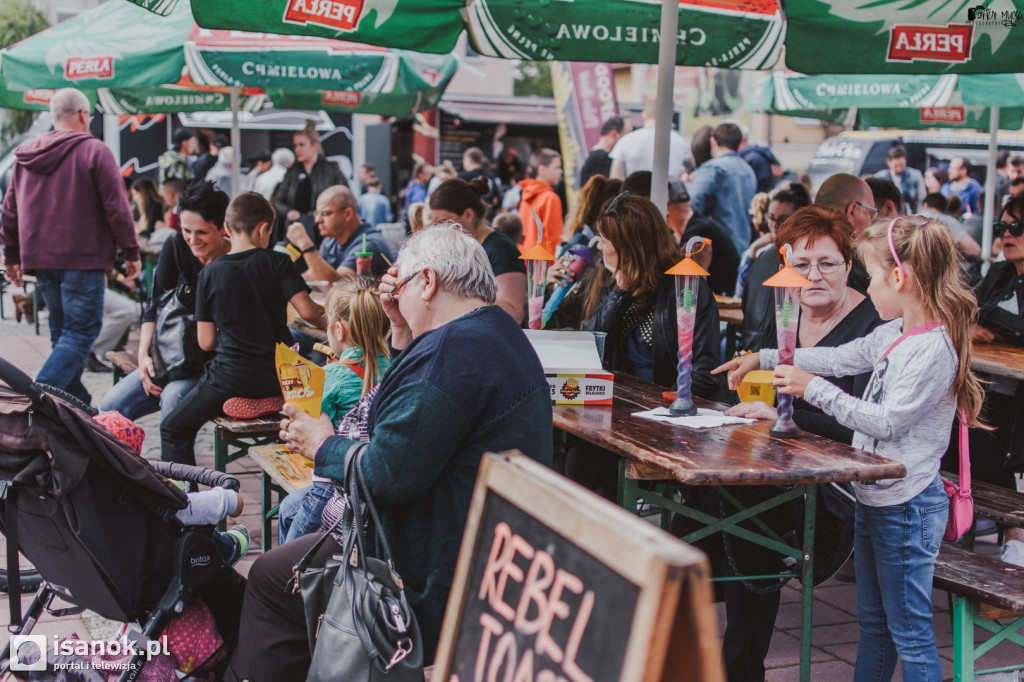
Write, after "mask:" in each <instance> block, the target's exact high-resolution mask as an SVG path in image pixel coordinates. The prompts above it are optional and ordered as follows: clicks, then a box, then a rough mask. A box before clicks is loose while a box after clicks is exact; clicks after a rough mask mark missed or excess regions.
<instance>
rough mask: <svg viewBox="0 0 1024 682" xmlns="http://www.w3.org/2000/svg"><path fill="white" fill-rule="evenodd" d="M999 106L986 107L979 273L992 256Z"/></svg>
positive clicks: (984, 269) (983, 271) (987, 266)
mask: <svg viewBox="0 0 1024 682" xmlns="http://www.w3.org/2000/svg"><path fill="white" fill-rule="evenodd" d="M998 131H999V107H989V109H988V163H987V164H986V167H985V205H984V206H983V207H982V214H981V258H982V263H981V274H982V276H984V275H985V273H987V272H988V268H989V265H990V264H991V261H990V259H991V258H992V221H993V220H994V219H995V212H996V199H998V197H997V196H996V151H997V146H998V139H997V134H998Z"/></svg>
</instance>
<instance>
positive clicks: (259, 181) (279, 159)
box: [253, 147, 295, 201]
mask: <svg viewBox="0 0 1024 682" xmlns="http://www.w3.org/2000/svg"><path fill="white" fill-rule="evenodd" d="M270 161H271V163H272V165H271V166H270V170H268V171H267V172H266V173H260V175H259V177H258V178H256V182H255V183H254V185H253V191H254V192H259V193H260V194H262V195H263V196H264V197H266V199H267V201H270V200H271V199H272V198H273V196H274V190H276V189H277V186H278V185H280V184H281V181H282V180H284V174H285V173H287V172H288V169H289V168H291V167H292V164H293V163H295V153H294V152H293V151H292V150H291V149H288V148H286V147H278V148H277V149H275V150H274V151H273V153H271V155H270Z"/></svg>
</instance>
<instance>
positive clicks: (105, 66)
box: [64, 55, 114, 80]
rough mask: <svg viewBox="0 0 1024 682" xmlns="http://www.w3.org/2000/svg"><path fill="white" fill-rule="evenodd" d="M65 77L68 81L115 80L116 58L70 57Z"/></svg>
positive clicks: (66, 65)
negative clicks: (88, 79) (87, 79)
mask: <svg viewBox="0 0 1024 682" xmlns="http://www.w3.org/2000/svg"><path fill="white" fill-rule="evenodd" d="M64 77H65V78H67V79H68V80H81V79H83V78H98V79H109V78H113V77H114V58H113V57H112V56H111V55H104V56H102V57H68V61H67V62H66V63H65V64H64Z"/></svg>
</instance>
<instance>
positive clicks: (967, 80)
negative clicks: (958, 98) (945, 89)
mask: <svg viewBox="0 0 1024 682" xmlns="http://www.w3.org/2000/svg"><path fill="white" fill-rule="evenodd" d="M960 90H961V91H962V92H963V95H964V102H966V103H967V104H982V105H986V106H1012V107H1024V73H989V74H975V75H972V76H964V77H963V78H961V79H960Z"/></svg>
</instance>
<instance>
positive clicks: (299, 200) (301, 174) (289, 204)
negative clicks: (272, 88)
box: [272, 121, 348, 244]
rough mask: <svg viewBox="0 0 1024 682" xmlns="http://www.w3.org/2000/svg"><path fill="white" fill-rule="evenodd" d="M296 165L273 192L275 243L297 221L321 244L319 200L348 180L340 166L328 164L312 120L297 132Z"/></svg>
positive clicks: (331, 162) (295, 139)
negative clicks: (316, 216) (315, 217)
mask: <svg viewBox="0 0 1024 682" xmlns="http://www.w3.org/2000/svg"><path fill="white" fill-rule="evenodd" d="M293 141H294V143H295V163H294V164H292V167H291V168H289V169H288V171H287V172H286V173H285V174H284V179H282V180H281V184H280V185H278V186H277V190H276V191H275V192H274V199H273V204H274V210H275V211H276V212H277V225H276V226H275V230H274V237H273V239H272V243H273V242H276V241H278V240H279V239H281V238H283V235H284V229H285V228H286V227H287V226H288V225H290V224H292V223H294V222H296V221H298V222H301V223H302V224H303V225H305V226H306V230H307V231H308V232H309V233H310V235H309V236H310V239H312V240H313V241H314V242H315V243H317V244H319V243H320V240H321V239H322V237H321V236H320V231H319V230H317V229H316V225H315V223H314V220H313V211H314V209H315V208H316V199H317V197H318V196H320V193H321V192H323V191H324V190H325V189H327V188H328V187H331V186H333V185H344V186H346V187H348V181H347V180H345V176H344V175H342V174H341V169H340V168H338V164H336V163H334V162H333V161H328V160H327V159H326V158H325V157H324V155H323V153H322V152H321V150H320V133H318V132H317V130H316V124H315V123H314V122H313V121H307V122H306V127H305V128H303V129H302V130H300V131H299V132H297V133H295V137H294V138H293Z"/></svg>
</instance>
